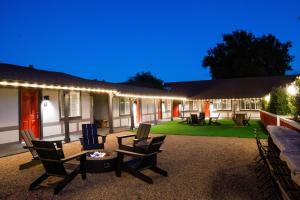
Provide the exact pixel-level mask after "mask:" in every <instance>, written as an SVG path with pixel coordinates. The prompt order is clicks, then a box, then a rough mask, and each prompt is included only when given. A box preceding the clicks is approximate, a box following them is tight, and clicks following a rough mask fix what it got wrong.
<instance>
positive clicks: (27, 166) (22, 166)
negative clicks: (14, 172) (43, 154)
mask: <svg viewBox="0 0 300 200" xmlns="http://www.w3.org/2000/svg"><path fill="white" fill-rule="evenodd" d="M39 164H41V161H40V160H31V161H29V162H27V163H24V164H21V165H20V166H19V170H24V169H28V168H30V167H34V166H36V165H39Z"/></svg>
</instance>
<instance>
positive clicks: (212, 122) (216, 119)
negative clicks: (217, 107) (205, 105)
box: [208, 113, 220, 125]
mask: <svg viewBox="0 0 300 200" xmlns="http://www.w3.org/2000/svg"><path fill="white" fill-rule="evenodd" d="M219 117H220V113H219V114H218V116H217V117H210V118H209V121H208V125H211V124H216V125H220V123H219V122H218V119H219Z"/></svg>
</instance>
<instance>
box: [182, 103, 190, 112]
mask: <svg viewBox="0 0 300 200" xmlns="http://www.w3.org/2000/svg"><path fill="white" fill-rule="evenodd" d="M183 109H184V110H185V111H187V110H190V102H189V101H186V102H184V107H183Z"/></svg>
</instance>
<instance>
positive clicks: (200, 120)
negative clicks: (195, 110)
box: [199, 112, 206, 124]
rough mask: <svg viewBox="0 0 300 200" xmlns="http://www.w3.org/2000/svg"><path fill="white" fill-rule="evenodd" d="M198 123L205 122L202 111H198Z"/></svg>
mask: <svg viewBox="0 0 300 200" xmlns="http://www.w3.org/2000/svg"><path fill="white" fill-rule="evenodd" d="M199 123H203V124H206V122H205V113H204V112H200V113H199Z"/></svg>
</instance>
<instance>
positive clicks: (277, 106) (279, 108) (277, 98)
mask: <svg viewBox="0 0 300 200" xmlns="http://www.w3.org/2000/svg"><path fill="white" fill-rule="evenodd" d="M269 111H270V112H271V113H274V114H277V115H287V114H290V113H291V109H290V107H289V101H288V95H287V93H286V90H285V88H283V87H278V88H273V89H272V91H271V98H270V104H269Z"/></svg>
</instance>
